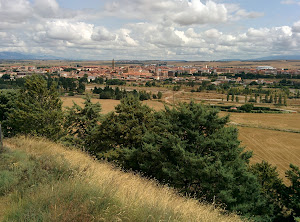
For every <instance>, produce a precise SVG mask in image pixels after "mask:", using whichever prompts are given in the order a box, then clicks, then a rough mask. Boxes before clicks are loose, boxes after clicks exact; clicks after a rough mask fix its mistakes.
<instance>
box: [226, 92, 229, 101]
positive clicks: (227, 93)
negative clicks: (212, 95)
mask: <svg viewBox="0 0 300 222" xmlns="http://www.w3.org/2000/svg"><path fill="white" fill-rule="evenodd" d="M229 96H230V95H229V93H227V98H226V100H227V102H228V101H229Z"/></svg>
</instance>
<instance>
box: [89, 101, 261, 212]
mask: <svg viewBox="0 0 300 222" xmlns="http://www.w3.org/2000/svg"><path fill="white" fill-rule="evenodd" d="M129 102H130V103H133V106H132V105H131V104H130V103H129ZM121 108H122V109H121ZM217 114H218V112H217V111H216V110H214V109H209V108H207V107H205V106H202V105H200V104H195V103H193V102H191V103H189V104H185V103H183V104H180V105H179V106H178V107H176V108H174V109H169V108H166V110H165V111H162V112H155V113H152V112H151V111H150V109H149V108H147V107H145V106H142V105H138V101H135V102H134V101H132V100H131V101H125V102H124V101H123V104H121V105H120V107H117V114H114V113H111V114H109V116H108V118H107V119H106V120H105V121H104V122H103V124H101V125H100V127H99V132H98V133H97V138H98V140H97V141H94V142H95V144H98V149H96V150H97V151H98V152H102V156H105V157H109V159H111V160H115V161H117V163H119V164H121V165H122V166H123V167H124V168H125V169H133V170H138V171H140V172H142V173H143V174H145V175H147V176H150V177H155V178H156V179H158V180H159V181H160V182H163V183H167V184H170V185H171V186H173V187H176V188H178V189H179V190H180V191H181V192H183V193H188V194H189V195H192V196H195V197H197V198H199V199H205V200H206V201H208V202H215V203H218V204H225V207H226V209H228V210H232V211H237V212H240V213H242V214H244V215H248V216H250V215H252V214H255V215H262V216H263V215H264V212H263V211H262V210H261V209H265V208H266V206H265V202H264V201H263V200H262V197H261V194H260V189H259V184H258V182H257V179H256V177H255V176H254V175H253V174H252V173H251V172H249V171H248V162H249V158H250V157H251V153H249V152H243V148H241V147H240V145H239V141H238V139H237V136H238V133H237V130H236V129H235V128H231V127H225V124H226V123H227V122H228V117H224V118H219V117H218V115H217ZM142 116H144V117H142ZM152 122H153V123H152ZM150 123H152V124H150ZM104 147H105V150H103V148H104ZM103 151H104V152H103ZM100 156H101V154H100Z"/></svg>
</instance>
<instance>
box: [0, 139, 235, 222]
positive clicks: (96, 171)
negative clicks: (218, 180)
mask: <svg viewBox="0 0 300 222" xmlns="http://www.w3.org/2000/svg"><path fill="white" fill-rule="evenodd" d="M5 146H7V147H10V149H12V150H22V151H26V153H28V154H30V155H34V156H41V155H47V156H49V157H51V156H53V157H55V156H56V155H57V154H60V155H62V156H63V157H64V158H65V159H66V160H67V161H68V162H69V163H70V164H71V167H72V168H74V169H78V170H77V172H78V175H81V176H82V177H84V178H86V182H87V184H89V185H92V186H94V187H97V189H99V190H102V191H105V192H106V195H111V196H113V197H114V199H116V200H118V202H119V204H120V205H121V206H123V208H122V209H121V211H120V212H118V211H116V212H115V216H117V215H122V214H126V212H127V215H135V218H138V219H137V220H134V221H240V219H239V217H237V216H236V215H226V216H225V215H223V214H221V213H220V211H218V210H215V209H213V206H211V205H204V204H200V203H199V202H197V201H196V200H194V199H188V198H184V197H181V196H179V195H178V194H176V192H175V191H173V190H172V189H170V188H168V187H162V186H160V185H158V184H157V183H156V182H155V181H149V180H147V179H144V178H142V177H140V176H138V175H134V174H132V173H124V172H121V171H120V170H118V169H114V167H113V166H111V165H110V164H107V163H101V162H98V161H96V160H94V159H93V158H92V157H90V156H88V155H87V154H84V153H82V152H80V151H78V150H70V149H66V148H64V147H62V146H61V145H58V144H55V143H52V142H48V141H46V140H42V139H40V140H37V139H30V138H24V137H21V138H12V139H7V140H5ZM52 189H53V188H52ZM75 207H76V206H75ZM166 217H167V219H166ZM131 218H132V217H131ZM115 219H116V217H115ZM110 220H112V218H111V219H110ZM110 220H109V221H110ZM126 221H132V220H130V218H128V219H127V220H126Z"/></svg>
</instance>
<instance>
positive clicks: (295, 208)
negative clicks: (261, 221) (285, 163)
mask: <svg viewBox="0 0 300 222" xmlns="http://www.w3.org/2000/svg"><path fill="white" fill-rule="evenodd" d="M286 177H287V178H288V179H289V181H290V184H291V185H290V186H289V187H288V188H287V197H286V206H287V207H288V208H289V209H290V210H291V214H292V216H293V217H294V218H299V217H300V169H299V167H297V166H295V165H293V164H290V170H288V171H287V172H286Z"/></svg>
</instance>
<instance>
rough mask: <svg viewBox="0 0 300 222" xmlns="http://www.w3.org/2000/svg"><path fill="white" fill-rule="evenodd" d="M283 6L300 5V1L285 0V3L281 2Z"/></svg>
mask: <svg viewBox="0 0 300 222" xmlns="http://www.w3.org/2000/svg"><path fill="white" fill-rule="evenodd" d="M280 3H281V4H284V5H294V4H296V5H300V1H299V0H284V1H281V2H280Z"/></svg>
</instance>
